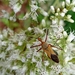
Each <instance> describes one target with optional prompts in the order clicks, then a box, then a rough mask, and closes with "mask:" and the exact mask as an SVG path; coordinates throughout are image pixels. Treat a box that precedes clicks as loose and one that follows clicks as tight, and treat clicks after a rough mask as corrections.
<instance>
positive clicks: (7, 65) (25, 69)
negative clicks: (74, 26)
mask: <svg viewBox="0 0 75 75" xmlns="http://www.w3.org/2000/svg"><path fill="white" fill-rule="evenodd" d="M49 1H50V2H51V1H52V0H30V1H29V5H28V8H29V9H28V11H27V7H25V13H24V15H23V17H21V18H20V20H19V19H18V18H17V19H18V20H19V21H20V22H22V23H24V22H23V21H25V22H26V21H27V22H28V23H27V22H26V23H27V24H25V30H23V29H21V30H20V31H19V32H14V31H13V30H11V29H10V28H7V29H3V30H2V31H0V75H75V35H74V32H70V34H68V33H67V32H66V31H65V29H64V25H65V22H64V21H68V22H70V23H74V20H73V19H72V18H71V15H70V14H68V12H69V11H73V12H75V1H74V0H72V1H70V0H65V1H63V2H61V3H60V5H59V6H57V7H55V6H54V5H49V6H47V7H50V8H49V9H47V10H49V11H48V12H47V10H44V8H42V7H43V6H42V5H44V3H45V2H48V3H49ZM56 1H57V0H56ZM56 1H55V3H57V2H56ZM19 3H22V4H23V0H13V1H12V0H9V6H10V7H11V8H12V9H13V11H14V17H15V19H14V17H10V14H9V13H8V12H6V11H4V10H2V12H3V15H2V16H1V17H4V18H7V19H10V20H13V19H14V21H15V22H16V20H17V19H16V13H17V12H18V11H20V9H22V8H21V7H22V6H21V4H20V5H19ZM42 3H43V4H42ZM57 4H59V2H58V3H57ZM41 6H42V7H41ZM17 7H18V8H17ZM22 12H23V10H22ZM40 16H41V17H40ZM38 19H40V21H39V20H38ZM30 20H31V21H30ZM38 22H40V23H38ZM46 29H48V30H49V31H48V35H47V43H48V44H49V43H50V44H52V45H54V46H56V47H52V50H55V51H56V52H57V54H58V58H59V63H55V62H53V61H52V60H51V59H49V58H48V57H47V54H46V53H45V54H44V56H43V55H42V53H43V50H41V51H39V52H37V50H39V49H40V47H39V46H38V47H34V48H31V46H32V45H38V44H40V42H39V41H38V40H37V38H38V37H40V38H41V39H42V40H44V39H45V37H46V36H45V35H46ZM43 57H44V61H42V60H43Z"/></svg>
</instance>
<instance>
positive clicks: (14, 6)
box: [12, 3, 21, 13]
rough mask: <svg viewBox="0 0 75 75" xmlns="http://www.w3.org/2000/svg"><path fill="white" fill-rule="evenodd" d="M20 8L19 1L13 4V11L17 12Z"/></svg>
mask: <svg viewBox="0 0 75 75" xmlns="http://www.w3.org/2000/svg"><path fill="white" fill-rule="evenodd" d="M20 8H21V5H19V3H17V4H15V5H13V7H12V9H13V10H14V12H15V13H17V12H18V11H19V10H20Z"/></svg>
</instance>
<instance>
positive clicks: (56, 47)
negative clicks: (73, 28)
mask: <svg viewBox="0 0 75 75" xmlns="http://www.w3.org/2000/svg"><path fill="white" fill-rule="evenodd" d="M49 45H50V46H51V47H55V48H57V49H60V50H62V48H58V47H56V46H54V45H51V44H49Z"/></svg>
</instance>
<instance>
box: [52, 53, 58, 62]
mask: <svg viewBox="0 0 75 75" xmlns="http://www.w3.org/2000/svg"><path fill="white" fill-rule="evenodd" d="M51 59H52V60H53V61H54V62H56V63H59V59H58V57H57V55H55V54H51Z"/></svg>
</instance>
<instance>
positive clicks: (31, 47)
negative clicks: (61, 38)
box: [30, 44, 41, 48]
mask: <svg viewBox="0 0 75 75" xmlns="http://www.w3.org/2000/svg"><path fill="white" fill-rule="evenodd" d="M38 46H41V44H39V45H35V46H31V47H30V48H33V47H38Z"/></svg>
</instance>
